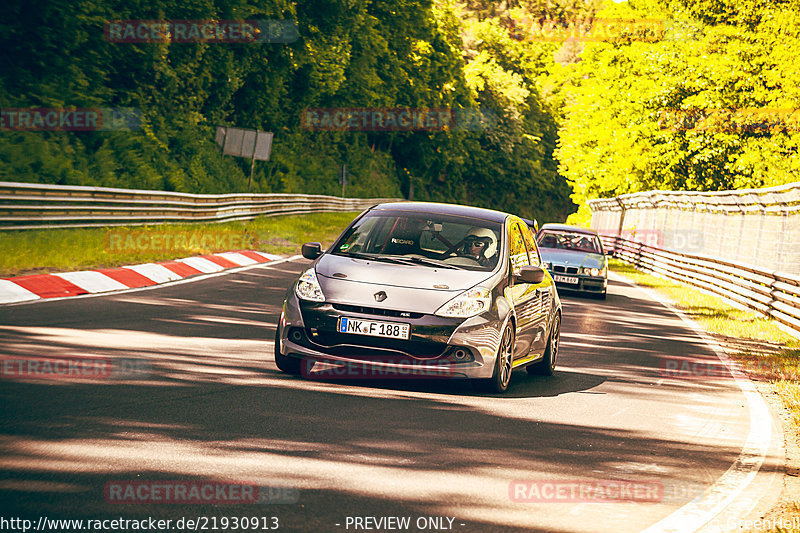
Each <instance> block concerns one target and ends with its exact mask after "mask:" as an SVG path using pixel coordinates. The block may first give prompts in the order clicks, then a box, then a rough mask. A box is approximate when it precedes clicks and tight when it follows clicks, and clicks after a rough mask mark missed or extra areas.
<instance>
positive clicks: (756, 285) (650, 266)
mask: <svg viewBox="0 0 800 533" xmlns="http://www.w3.org/2000/svg"><path fill="white" fill-rule="evenodd" d="M601 238H602V240H603V244H604V246H605V247H606V249H607V250H609V251H611V252H612V253H613V254H614V256H615V257H618V258H620V259H622V260H623V261H625V262H627V263H630V264H632V265H634V266H635V267H637V268H638V269H640V270H644V271H646V272H650V273H653V274H658V275H661V276H664V277H667V278H670V279H673V280H676V281H679V282H682V283H686V284H688V285H692V286H695V287H698V288H700V289H702V290H705V291H708V292H711V293H714V294H716V295H719V296H721V297H723V298H725V299H726V300H728V301H731V302H734V303H736V304H738V305H739V306H744V307H747V308H749V309H752V310H755V311H758V312H759V313H761V314H763V315H764V316H767V317H771V318H773V319H774V320H776V321H777V322H778V323H779V324H781V325H782V326H783V328H784V329H785V330H786V331H788V332H789V333H791V334H793V335H794V336H797V337H800V276H798V275H794V274H788V273H783V272H775V271H772V270H767V269H764V268H760V267H754V266H750V265H743V264H740V263H734V262H731V261H726V260H723V259H719V258H715V257H710V256H705V255H697V254H687V253H681V252H674V251H668V250H664V249H662V248H658V247H655V246H651V245H649V244H645V243H641V242H637V241H633V240H629V239H625V238H623V237H619V236H608V235H606V236H601Z"/></svg>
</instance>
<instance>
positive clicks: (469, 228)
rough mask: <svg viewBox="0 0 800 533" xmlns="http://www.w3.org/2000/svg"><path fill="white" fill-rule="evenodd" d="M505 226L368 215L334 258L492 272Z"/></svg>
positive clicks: (398, 214)
mask: <svg viewBox="0 0 800 533" xmlns="http://www.w3.org/2000/svg"><path fill="white" fill-rule="evenodd" d="M501 229H502V225H501V224H500V223H496V222H489V221H486V220H481V219H477V218H471V217H461V216H452V215H437V214H431V213H409V212H400V211H398V212H386V211H378V212H372V213H367V214H366V215H365V216H364V217H362V218H361V219H359V220H358V221H357V222H356V223H355V224H354V225H353V226H352V227H351V228H349V229H348V230H347V231H346V232H345V233H344V234H343V235H342V236H341V238H340V239H339V240H338V241H337V242H336V243H335V244H334V245H333V248H332V252H331V253H333V254H334V255H340V256H350V257H356V258H359V259H373V260H376V261H386V262H392V263H403V264H412V265H413V264H417V265H420V266H423V267H429V268H458V269H466V270H482V271H491V270H494V268H495V266H497V261H498V258H499V256H500V250H502V248H501V239H500V235H501V233H502V232H501Z"/></svg>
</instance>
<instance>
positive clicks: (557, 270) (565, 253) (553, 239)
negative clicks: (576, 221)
mask: <svg viewBox="0 0 800 533" xmlns="http://www.w3.org/2000/svg"><path fill="white" fill-rule="evenodd" d="M536 241H537V243H538V245H539V250H540V251H541V254H542V261H544V266H545V268H546V269H547V270H548V271H550V272H552V273H553V279H554V280H555V282H556V285H558V286H559V287H561V288H563V289H567V290H570V291H576V292H582V293H586V294H590V295H592V296H595V297H596V298H600V299H605V297H606V291H607V289H608V259H607V258H606V254H605V252H604V251H603V243H602V241H601V240H600V237H599V236H598V234H597V232H596V231H594V230H591V229H585V228H580V227H577V226H567V225H565V224H545V225H544V226H542V228H541V229H540V230H539V233H538V234H537V236H536Z"/></svg>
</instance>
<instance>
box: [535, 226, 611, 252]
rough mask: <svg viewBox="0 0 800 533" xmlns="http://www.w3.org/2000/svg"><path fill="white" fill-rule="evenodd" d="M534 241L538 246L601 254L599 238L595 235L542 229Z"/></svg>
mask: <svg viewBox="0 0 800 533" xmlns="http://www.w3.org/2000/svg"><path fill="white" fill-rule="evenodd" d="M536 241H537V242H538V243H539V247H540V248H557V249H560V250H575V251H577V252H586V253H591V254H601V253H603V252H602V248H601V247H600V239H599V238H598V237H597V235H587V234H586V233H575V232H570V231H542V232H541V233H540V234H539V236H538V237H537V239H536Z"/></svg>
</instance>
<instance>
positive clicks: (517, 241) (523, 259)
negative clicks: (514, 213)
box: [508, 222, 531, 275]
mask: <svg viewBox="0 0 800 533" xmlns="http://www.w3.org/2000/svg"><path fill="white" fill-rule="evenodd" d="M508 247H509V248H508V249H509V252H510V255H511V269H512V271H513V273H514V274H515V275H516V274H519V268H520V267H522V266H525V265H530V264H531V261H530V259H529V258H528V251H527V250H526V249H525V239H524V238H523V236H522V232H521V231H520V229H519V224H518V223H516V222H513V223H512V224H511V226H510V228H509V232H508Z"/></svg>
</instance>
